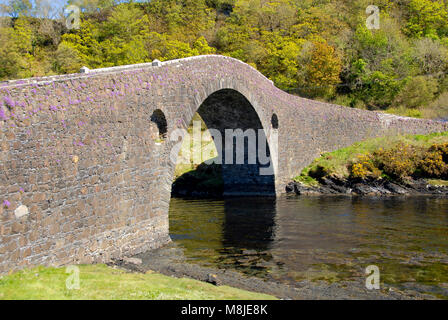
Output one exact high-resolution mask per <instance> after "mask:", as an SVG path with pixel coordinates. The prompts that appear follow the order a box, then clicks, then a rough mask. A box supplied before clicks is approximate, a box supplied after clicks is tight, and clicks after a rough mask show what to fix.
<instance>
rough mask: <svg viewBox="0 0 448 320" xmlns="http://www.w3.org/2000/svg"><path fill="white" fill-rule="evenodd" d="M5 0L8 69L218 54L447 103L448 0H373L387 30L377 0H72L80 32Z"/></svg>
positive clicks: (337, 96) (300, 81) (344, 99)
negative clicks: (374, 25)
mask: <svg viewBox="0 0 448 320" xmlns="http://www.w3.org/2000/svg"><path fill="white" fill-rule="evenodd" d="M3 3H4V4H3V5H1V7H0V8H1V10H2V12H3V17H1V18H0V19H1V25H0V79H13V78H25V77H31V76H42V75H51V74H58V73H73V72H77V71H78V70H79V69H80V67H82V66H87V67H89V68H100V67H109V66H116V65H124V64H133V63H142V62H149V61H152V60H153V59H159V60H162V61H163V60H169V59H175V58H183V57H188V56H193V55H200V54H211V53H218V54H224V55H228V56H232V57H235V58H238V59H241V60H243V61H245V62H247V63H249V64H251V65H252V66H254V67H256V68H257V69H258V70H260V71H261V72H262V73H263V74H265V75H266V76H267V77H269V78H270V79H272V80H273V81H274V82H275V84H276V85H277V86H279V87H280V88H282V89H284V90H287V91H290V92H293V93H297V94H299V95H302V96H306V97H311V98H316V99H323V100H327V101H332V102H335V103H338V104H343V105H347V106H351V107H359V108H368V109H383V110H389V111H391V112H398V113H402V114H412V115H421V114H422V113H423V115H425V116H443V114H441V112H439V111H440V110H441V107H442V109H443V110H447V109H448V108H447V106H446V104H448V101H445V100H446V97H447V91H448V77H447V71H448V0H376V1H375V4H376V5H377V6H378V7H379V8H380V17H379V18H380V20H379V23H380V25H379V29H369V28H368V27H367V25H366V20H367V18H368V17H369V15H370V13H368V11H367V13H366V8H367V7H368V6H369V5H371V1H369V0H331V1H330V0H319V1H315V0H151V1H116V0H70V1H68V2H67V4H74V5H77V6H79V7H80V8H81V12H82V13H81V20H80V21H81V23H80V28H79V29H71V30H68V28H67V27H66V23H65V20H64V18H63V16H62V15H61V13H59V14H58V13H57V12H56V13H55V12H54V11H51V10H50V9H51V7H49V6H48V1H45V0H40V1H29V0H7V1H3ZM50 13H52V14H50ZM444 106H445V107H444ZM417 110H418V111H417ZM428 110H430V111H428ZM445 116H446V115H445Z"/></svg>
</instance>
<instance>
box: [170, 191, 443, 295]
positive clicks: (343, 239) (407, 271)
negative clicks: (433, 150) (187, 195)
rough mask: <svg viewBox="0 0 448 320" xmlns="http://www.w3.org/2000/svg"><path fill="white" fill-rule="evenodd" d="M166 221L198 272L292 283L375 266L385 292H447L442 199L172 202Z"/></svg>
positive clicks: (352, 275) (355, 275)
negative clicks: (213, 269) (402, 288)
mask: <svg viewBox="0 0 448 320" xmlns="http://www.w3.org/2000/svg"><path fill="white" fill-rule="evenodd" d="M170 220H171V234H172V238H173V240H174V241H175V242H176V243H177V244H178V245H180V246H181V247H183V248H184V251H185V256H186V257H187V258H188V259H189V260H190V261H191V262H196V263H200V264H202V265H207V266H217V267H220V268H231V269H236V270H239V271H240V272H244V273H246V274H250V275H255V276H258V277H264V278H275V279H277V280H280V281H285V282H289V283H296V282H297V281H301V280H326V281H341V280H354V279H358V280H359V279H360V278H363V279H364V277H365V275H364V270H365V268H366V267H367V266H368V265H371V264H374V265H377V266H378V267H379V268H380V271H381V279H382V281H383V282H385V283H388V284H397V285H399V284H402V285H407V283H413V284H414V285H419V284H421V285H426V287H427V286H428V285H429V286H432V288H436V287H437V286H441V287H444V286H445V287H447V286H448V285H447V284H448V199H441V198H428V197H412V198H389V199H367V198H350V197H284V198H280V199H260V198H253V199H252V198H241V199H238V198H235V199H226V200H217V201H213V200H180V199H172V203H171V208H170ZM443 283H445V284H443ZM425 290H428V289H425ZM434 290H435V289H434ZM434 290H433V291H434ZM445 291H446V290H445ZM434 292H439V291H438V290H435V291H434ZM443 295H444V294H443Z"/></svg>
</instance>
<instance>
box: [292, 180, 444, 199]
mask: <svg viewBox="0 0 448 320" xmlns="http://www.w3.org/2000/svg"><path fill="white" fill-rule="evenodd" d="M437 183H438V181H433V182H432V181H431V182H428V181H427V180H425V179H419V180H412V179H409V180H407V181H392V180H389V179H384V178H377V179H375V178H372V177H367V178H363V179H350V178H345V177H339V176H326V177H322V178H320V179H319V180H318V184H315V185H307V184H304V183H302V182H296V181H293V182H291V183H289V184H288V186H287V187H286V192H287V193H289V194H291V193H295V194H297V195H308V196H310V195H359V196H380V197H381V196H397V195H399V196H415V195H433V196H448V186H447V185H445V183H446V181H443V180H440V182H439V183H440V184H439V185H438V184H437Z"/></svg>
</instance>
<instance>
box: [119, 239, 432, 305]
mask: <svg viewBox="0 0 448 320" xmlns="http://www.w3.org/2000/svg"><path fill="white" fill-rule="evenodd" d="M110 265H112V266H115V267H119V268H121V269H124V270H127V271H129V272H138V273H147V272H157V273H161V274H164V275H167V276H171V277H175V278H190V279H194V280H199V281H203V282H207V283H210V284H213V285H216V286H221V285H226V286H230V287H234V288H240V289H243V290H248V291H252V292H258V293H265V294H269V295H273V296H275V297H277V298H280V299H283V300H357V299H365V300H370V299H373V300H409V299H416V300H425V299H429V300H433V299H437V297H435V296H433V295H429V294H425V293H422V292H419V291H416V290H415V288H409V289H406V290H400V289H398V288H396V287H391V286H383V287H382V288H381V290H367V289H366V287H365V279H364V278H360V279H359V281H354V280H349V281H342V282H337V283H328V282H325V281H309V280H305V281H299V282H296V283H295V284H294V285H291V284H286V283H281V282H279V281H276V280H274V279H271V280H269V279H260V278H256V277H249V276H245V275H243V274H240V273H238V272H236V271H233V270H228V269H216V268H210V267H204V266H200V265H197V264H192V263H187V262H186V261H185V259H184V258H183V252H182V249H181V248H178V247H177V246H176V245H175V244H170V245H168V246H165V247H163V248H160V249H157V250H154V251H150V252H146V253H143V254H140V255H137V256H134V257H129V258H124V259H119V260H115V261H113V262H112V263H111V264H110Z"/></svg>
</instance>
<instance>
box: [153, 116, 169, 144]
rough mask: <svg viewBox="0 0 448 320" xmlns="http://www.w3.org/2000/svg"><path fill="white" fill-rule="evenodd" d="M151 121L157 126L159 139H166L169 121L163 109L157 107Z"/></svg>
mask: <svg viewBox="0 0 448 320" xmlns="http://www.w3.org/2000/svg"><path fill="white" fill-rule="evenodd" d="M151 122H152V123H154V124H155V125H156V126H157V130H158V140H161V141H164V140H165V139H166V137H167V134H168V123H167V121H166V117H165V114H164V113H163V111H162V110H160V109H157V110H155V111H154V112H153V114H152V115H151Z"/></svg>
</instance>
